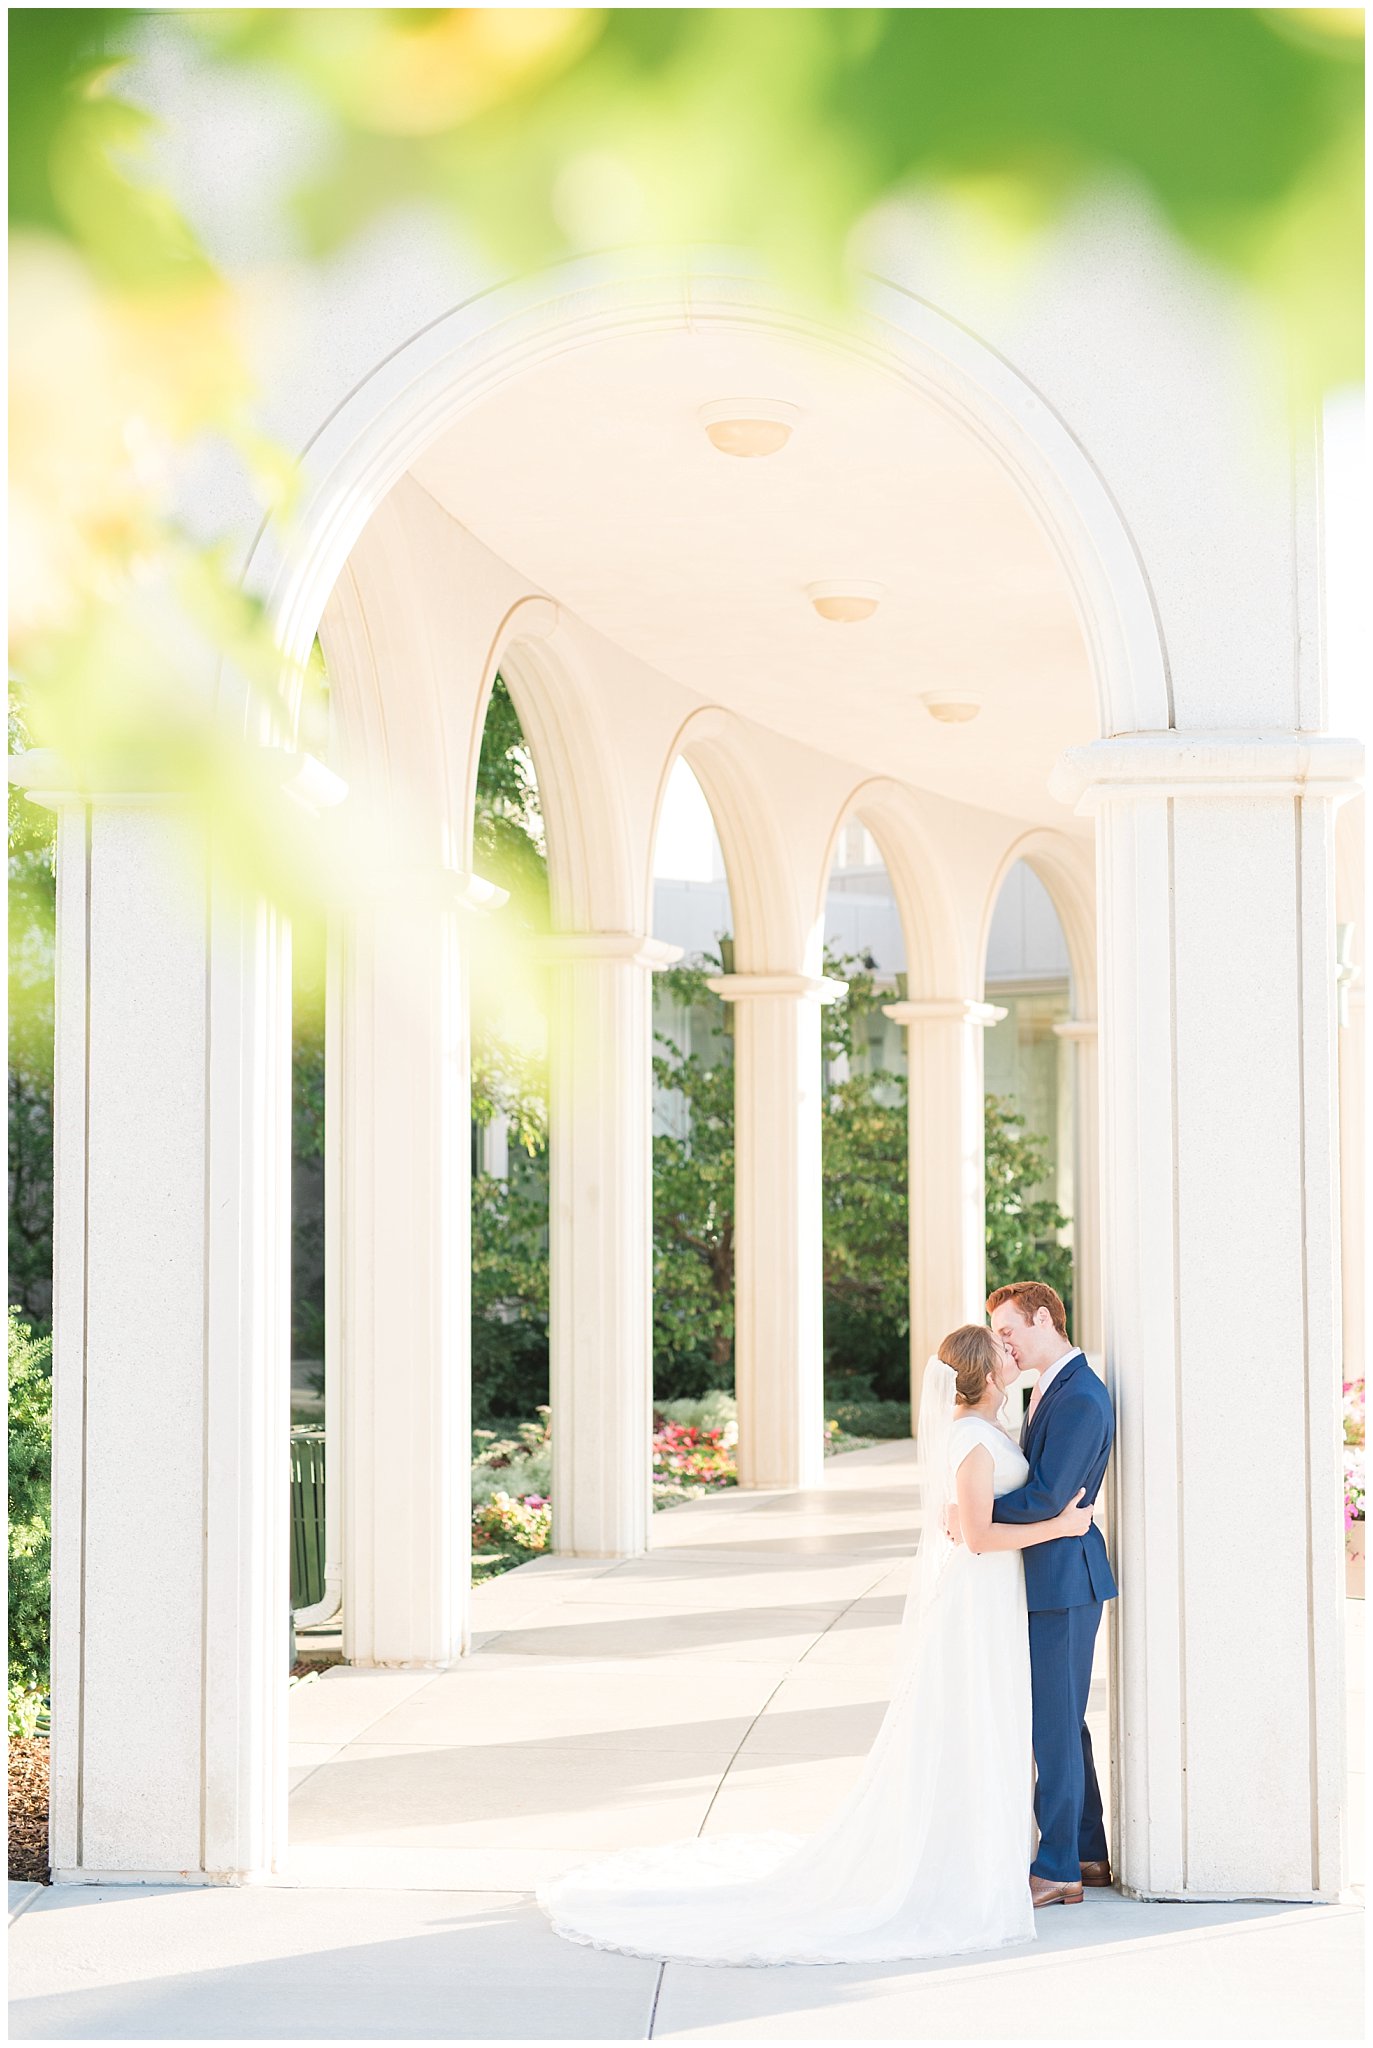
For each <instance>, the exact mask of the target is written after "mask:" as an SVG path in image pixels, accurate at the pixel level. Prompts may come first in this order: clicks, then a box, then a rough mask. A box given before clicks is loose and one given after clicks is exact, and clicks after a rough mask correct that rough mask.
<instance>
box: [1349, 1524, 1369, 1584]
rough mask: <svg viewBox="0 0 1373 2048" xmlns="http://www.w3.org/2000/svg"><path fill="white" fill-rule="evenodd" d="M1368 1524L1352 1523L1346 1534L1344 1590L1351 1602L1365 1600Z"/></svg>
mask: <svg viewBox="0 0 1373 2048" xmlns="http://www.w3.org/2000/svg"><path fill="white" fill-rule="evenodd" d="M1367 1526H1368V1525H1367V1523H1366V1522H1351V1523H1350V1524H1349V1527H1348V1528H1347V1529H1346V1530H1345V1532H1344V1590H1345V1594H1346V1596H1347V1598H1349V1599H1350V1600H1362V1598H1363V1552H1364V1530H1365V1529H1366V1528H1367Z"/></svg>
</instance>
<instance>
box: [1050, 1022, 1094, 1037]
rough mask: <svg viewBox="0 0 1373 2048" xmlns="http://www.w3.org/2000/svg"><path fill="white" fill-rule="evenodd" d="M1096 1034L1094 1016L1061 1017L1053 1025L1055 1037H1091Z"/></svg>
mask: <svg viewBox="0 0 1373 2048" xmlns="http://www.w3.org/2000/svg"><path fill="white" fill-rule="evenodd" d="M1096 1035H1097V1020H1096V1018H1095V1017H1062V1018H1060V1019H1059V1021H1058V1023H1057V1024H1055V1026H1054V1037H1055V1038H1071V1039H1092V1038H1095V1037H1096Z"/></svg>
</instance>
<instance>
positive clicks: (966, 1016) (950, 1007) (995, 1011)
mask: <svg viewBox="0 0 1373 2048" xmlns="http://www.w3.org/2000/svg"><path fill="white" fill-rule="evenodd" d="M1009 1014H1010V1013H1009V1012H1008V1011H1006V1010H1003V1009H1002V1008H1001V1007H1000V1005H999V1004H997V1003H984V1002H980V1001H979V1000H978V999H977V998H976V997H975V996H926V997H922V998H919V999H917V1000H915V1001H913V1002H906V1003H884V1004H883V1005H882V1015H883V1016H884V1017H890V1018H891V1020H892V1022H893V1024H907V1025H911V1024H979V1025H981V1027H982V1029H983V1030H984V1031H985V1030H988V1029H989V1028H990V1027H991V1026H992V1025H993V1024H999V1023H1000V1022H1001V1020H1002V1018H1003V1017H1005V1016H1008V1015H1009Z"/></svg>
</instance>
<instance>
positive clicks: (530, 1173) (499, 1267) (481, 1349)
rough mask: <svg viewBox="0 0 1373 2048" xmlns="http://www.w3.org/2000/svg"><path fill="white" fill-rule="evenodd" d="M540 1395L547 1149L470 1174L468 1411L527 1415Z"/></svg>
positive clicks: (544, 1389)
mask: <svg viewBox="0 0 1373 2048" xmlns="http://www.w3.org/2000/svg"><path fill="white" fill-rule="evenodd" d="M547 1400H548V1155H547V1153H546V1152H540V1153H536V1154H535V1155H534V1156H533V1157H526V1156H525V1155H523V1154H522V1153H520V1152H518V1151H512V1152H511V1155H510V1175H509V1178H508V1179H505V1180H503V1179H501V1178H500V1177H499V1176H498V1175H496V1174H489V1173H479V1174H475V1175H474V1176H473V1180H472V1413H473V1416H474V1418H475V1419H476V1420H477V1421H479V1422H481V1423H483V1424H485V1423H487V1422H495V1423H503V1422H508V1421H509V1419H510V1418H511V1417H512V1416H519V1415H528V1414H529V1413H530V1412H531V1411H532V1410H533V1409H535V1408H537V1407H539V1405H540V1404H541V1403H543V1402H546V1401H547Z"/></svg>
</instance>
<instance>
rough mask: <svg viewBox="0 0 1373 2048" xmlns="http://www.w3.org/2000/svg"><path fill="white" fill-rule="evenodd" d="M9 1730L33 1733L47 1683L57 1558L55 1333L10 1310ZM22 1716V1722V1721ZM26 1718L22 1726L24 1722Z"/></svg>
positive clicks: (12, 1732) (11, 1731)
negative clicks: (43, 1332)
mask: <svg viewBox="0 0 1373 2048" xmlns="http://www.w3.org/2000/svg"><path fill="white" fill-rule="evenodd" d="M9 1398H10V1435H9V1456H10V1545H9V1572H10V1657H9V1723H10V1733H11V1734H16V1733H18V1734H31V1733H32V1732H33V1726H32V1724H33V1722H34V1721H36V1719H37V1715H38V1709H39V1705H40V1703H41V1701H42V1699H43V1696H44V1695H45V1694H46V1692H47V1689H48V1669H49V1667H48V1654H49V1602H50V1597H51V1595H50V1587H49V1575H50V1571H51V1565H52V1340H51V1338H49V1337H35V1336H34V1334H33V1331H32V1329H31V1328H30V1326H29V1325H28V1324H27V1323H25V1322H23V1321H21V1320H20V1318H19V1316H18V1315H17V1314H16V1313H15V1311H14V1310H13V1309H11V1310H10V1312H9ZM16 1718H17V1719H18V1721H19V1723H20V1724H21V1725H20V1726H18V1727H17V1728H16V1725H15V1724H16ZM26 1723H27V1725H24V1724H26Z"/></svg>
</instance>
